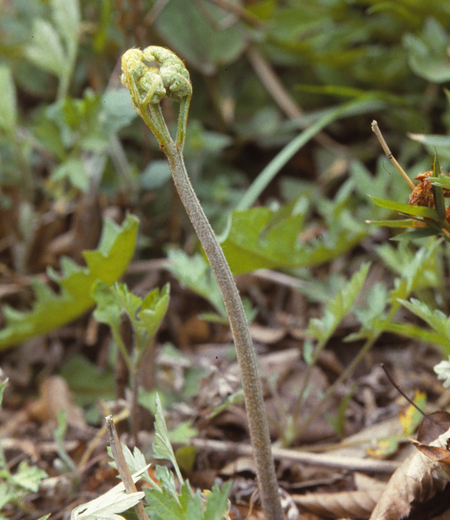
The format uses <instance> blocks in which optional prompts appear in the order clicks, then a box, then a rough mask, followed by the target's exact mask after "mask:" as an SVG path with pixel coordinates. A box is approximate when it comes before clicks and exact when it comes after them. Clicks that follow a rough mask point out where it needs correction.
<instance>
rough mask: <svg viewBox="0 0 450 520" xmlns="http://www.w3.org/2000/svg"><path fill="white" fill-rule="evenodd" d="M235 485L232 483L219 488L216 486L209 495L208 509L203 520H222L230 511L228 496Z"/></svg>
mask: <svg viewBox="0 0 450 520" xmlns="http://www.w3.org/2000/svg"><path fill="white" fill-rule="evenodd" d="M232 485H233V482H232V481H229V482H226V483H225V484H224V485H223V486H222V487H220V488H219V486H218V485H217V484H214V486H213V488H212V490H211V492H209V493H207V501H206V509H205V514H204V517H203V520H221V519H222V517H223V515H224V514H225V513H226V512H227V510H228V495H229V493H230V490H231V486H232Z"/></svg>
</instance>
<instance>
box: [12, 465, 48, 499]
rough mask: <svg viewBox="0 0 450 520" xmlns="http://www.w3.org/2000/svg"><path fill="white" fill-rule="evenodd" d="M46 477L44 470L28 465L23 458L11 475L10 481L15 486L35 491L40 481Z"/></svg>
mask: <svg viewBox="0 0 450 520" xmlns="http://www.w3.org/2000/svg"><path fill="white" fill-rule="evenodd" d="M47 477H48V475H47V473H46V472H45V471H44V470H42V469H40V468H38V467H37V466H29V465H28V462H27V461H26V460H23V461H22V462H21V463H20V464H19V467H18V468H17V472H16V473H15V474H14V475H12V477H11V482H12V483H13V484H15V485H16V486H20V487H21V488H23V489H27V490H28V491H33V492H34V493H36V491H37V490H38V489H39V484H40V482H41V481H42V480H43V479H44V478H47Z"/></svg>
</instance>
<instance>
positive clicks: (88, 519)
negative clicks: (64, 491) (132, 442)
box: [71, 394, 231, 520]
mask: <svg viewBox="0 0 450 520" xmlns="http://www.w3.org/2000/svg"><path fill="white" fill-rule="evenodd" d="M106 425H107V430H108V435H109V440H110V446H111V448H110V450H109V451H110V455H111V456H112V457H113V459H114V462H111V465H112V466H113V467H115V468H116V469H117V470H118V471H119V474H120V477H121V479H122V483H121V484H119V485H118V486H115V487H114V488H112V489H110V490H109V491H108V492H107V493H105V494H104V495H102V496H100V497H98V498H96V499H95V500H92V501H91V502H88V503H87V504H83V505H81V506H78V507H77V508H75V509H74V510H73V511H72V514H71V520H97V519H98V518H102V519H105V520H123V517H122V516H120V515H117V513H122V512H125V511H127V510H128V509H130V508H132V507H134V508H135V512H136V515H137V517H138V519H139V520H149V517H150V518H151V519H152V520H166V519H167V518H171V519H172V520H186V519H188V518H192V519H194V518H195V519H196V520H226V519H229V517H228V513H227V510H228V498H227V497H228V494H229V492H230V488H231V482H228V483H226V484H224V485H223V486H222V488H219V486H217V485H214V487H213V489H212V491H210V492H206V493H200V491H196V492H195V493H194V492H193V491H192V489H191V487H190V484H189V481H188V480H184V479H183V476H182V474H181V471H180V468H179V466H178V462H177V460H176V457H175V453H174V451H173V449H172V445H171V443H170V440H169V433H168V430H167V426H166V422H165V420H164V414H163V409H162V405H161V401H160V399H159V396H158V394H156V412H155V442H154V444H153V457H154V458H155V459H167V460H169V461H170V462H171V464H172V466H173V468H174V471H175V474H176V476H175V474H174V473H173V472H172V471H171V470H169V469H168V468H167V467H166V466H156V468H155V475H156V477H157V479H158V480H157V481H156V480H153V479H152V478H151V477H150V475H149V473H148V471H147V470H148V468H149V467H150V464H147V462H146V460H145V457H144V455H143V454H142V452H141V451H140V450H139V449H138V448H136V447H135V448H134V450H133V452H131V451H130V449H129V448H128V447H127V446H125V445H122V446H121V445H120V444H119V440H118V437H117V432H116V429H115V427H114V421H113V419H112V417H111V416H108V417H107V418H106ZM138 480H142V481H144V482H145V484H146V485H147V487H146V488H145V492H141V491H137V489H136V486H135V483H136V482H137V481H138ZM176 481H178V484H177V482H176ZM142 499H143V503H142V502H141V500H142Z"/></svg>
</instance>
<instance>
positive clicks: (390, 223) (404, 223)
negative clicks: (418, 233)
mask: <svg viewBox="0 0 450 520" xmlns="http://www.w3.org/2000/svg"><path fill="white" fill-rule="evenodd" d="M415 222H417V221H416V220H414V219H412V218H405V219H403V220H398V219H397V220H366V223H367V224H372V225H375V226H385V227H391V228H406V227H413V226H414V223H415Z"/></svg>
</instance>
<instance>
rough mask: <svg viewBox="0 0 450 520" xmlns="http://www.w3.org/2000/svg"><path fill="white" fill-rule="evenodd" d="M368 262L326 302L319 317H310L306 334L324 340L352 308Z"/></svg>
mask: <svg viewBox="0 0 450 520" xmlns="http://www.w3.org/2000/svg"><path fill="white" fill-rule="evenodd" d="M369 268H370V264H363V265H362V266H361V268H360V270H359V271H358V272H356V273H355V274H354V275H353V276H352V278H351V279H350V281H349V282H348V283H347V284H346V286H345V287H344V288H343V289H342V290H341V291H339V292H338V294H337V295H336V296H335V297H334V298H333V299H332V300H330V301H329V302H328V304H327V306H326V307H325V310H324V316H323V318H321V319H311V320H310V322H309V327H308V331H307V334H308V335H311V336H313V337H314V338H316V339H317V340H319V341H320V342H326V341H327V340H328V339H329V338H330V337H331V335H332V334H333V332H334V331H335V330H336V328H337V326H338V325H339V323H340V322H341V321H342V319H343V318H344V317H345V316H346V315H347V313H348V312H349V311H350V309H351V308H352V306H353V304H354V302H355V300H356V297H357V296H358V294H359V292H360V291H361V288H362V286H363V284H364V281H365V279H366V277H367V273H368V272H369Z"/></svg>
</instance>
